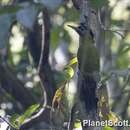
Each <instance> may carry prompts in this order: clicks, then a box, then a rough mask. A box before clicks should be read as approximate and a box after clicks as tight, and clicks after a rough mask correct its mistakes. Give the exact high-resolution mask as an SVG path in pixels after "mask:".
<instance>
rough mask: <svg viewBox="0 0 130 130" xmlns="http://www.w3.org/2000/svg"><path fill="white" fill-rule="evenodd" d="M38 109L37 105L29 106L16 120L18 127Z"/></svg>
mask: <svg viewBox="0 0 130 130" xmlns="http://www.w3.org/2000/svg"><path fill="white" fill-rule="evenodd" d="M38 108H39V104H34V105H32V106H30V107H29V108H28V109H27V110H26V111H25V113H24V114H23V115H21V116H20V117H19V118H18V119H17V120H18V125H19V126H20V125H21V124H22V123H23V122H24V121H25V120H26V119H27V118H29V117H31V115H32V114H34V113H35V112H36V111H37V110H38Z"/></svg>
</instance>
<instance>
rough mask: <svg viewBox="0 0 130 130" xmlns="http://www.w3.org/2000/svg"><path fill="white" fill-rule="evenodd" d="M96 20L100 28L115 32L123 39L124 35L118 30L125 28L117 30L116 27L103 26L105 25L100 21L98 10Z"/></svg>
mask: <svg viewBox="0 0 130 130" xmlns="http://www.w3.org/2000/svg"><path fill="white" fill-rule="evenodd" d="M98 21H99V24H100V27H101V29H103V30H104V31H110V32H113V33H117V34H118V35H120V36H121V37H122V39H124V35H123V34H122V33H120V32H119V31H126V30H125V29H123V30H118V29H112V28H107V27H105V25H103V23H102V21H101V16H100V11H98Z"/></svg>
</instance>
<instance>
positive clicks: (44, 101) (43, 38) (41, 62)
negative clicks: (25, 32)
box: [22, 11, 48, 125]
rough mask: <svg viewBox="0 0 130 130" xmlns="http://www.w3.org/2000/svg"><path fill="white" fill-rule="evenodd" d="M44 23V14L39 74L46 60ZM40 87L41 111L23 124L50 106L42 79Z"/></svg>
mask: <svg viewBox="0 0 130 130" xmlns="http://www.w3.org/2000/svg"><path fill="white" fill-rule="evenodd" d="M43 13H44V11H43ZM44 25H45V23H44V16H43V24H42V42H41V53H40V58H39V63H38V68H37V73H38V75H39V74H40V73H41V70H42V69H41V68H42V64H43V61H44V60H45V59H44V58H45V57H44V49H47V48H45V26H44ZM47 59H48V57H47ZM40 88H41V92H42V96H43V97H42V98H41V102H40V106H39V111H38V112H37V113H36V114H35V115H33V116H31V117H30V118H28V119H26V120H25V121H24V123H23V124H22V125H24V124H27V123H29V122H31V121H32V120H34V119H36V118H38V117H39V116H40V115H41V114H42V113H43V112H44V110H45V108H48V107H47V93H46V90H45V88H44V85H43V83H42V81H41V80H40Z"/></svg>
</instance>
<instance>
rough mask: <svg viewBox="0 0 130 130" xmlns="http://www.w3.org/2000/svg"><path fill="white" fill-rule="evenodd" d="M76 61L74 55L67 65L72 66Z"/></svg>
mask: <svg viewBox="0 0 130 130" xmlns="http://www.w3.org/2000/svg"><path fill="white" fill-rule="evenodd" d="M77 63H78V59H77V57H74V58H73V59H72V60H70V62H69V64H68V65H67V66H72V65H75V64H77Z"/></svg>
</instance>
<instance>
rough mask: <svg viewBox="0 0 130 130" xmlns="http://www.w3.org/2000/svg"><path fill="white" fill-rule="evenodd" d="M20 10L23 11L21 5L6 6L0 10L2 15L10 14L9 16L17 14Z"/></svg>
mask: <svg viewBox="0 0 130 130" xmlns="http://www.w3.org/2000/svg"><path fill="white" fill-rule="evenodd" d="M20 9H21V7H20V6H19V5H15V6H13V5H12V6H4V7H2V8H0V15H2V14H7V13H9V14H10V13H16V12H17V11H18V10H20Z"/></svg>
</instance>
